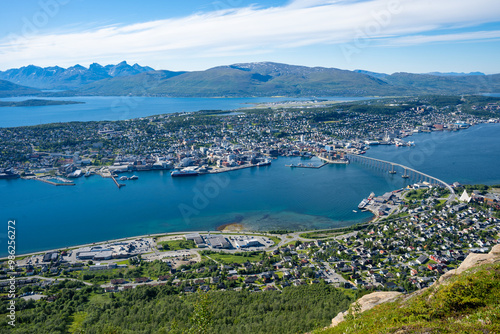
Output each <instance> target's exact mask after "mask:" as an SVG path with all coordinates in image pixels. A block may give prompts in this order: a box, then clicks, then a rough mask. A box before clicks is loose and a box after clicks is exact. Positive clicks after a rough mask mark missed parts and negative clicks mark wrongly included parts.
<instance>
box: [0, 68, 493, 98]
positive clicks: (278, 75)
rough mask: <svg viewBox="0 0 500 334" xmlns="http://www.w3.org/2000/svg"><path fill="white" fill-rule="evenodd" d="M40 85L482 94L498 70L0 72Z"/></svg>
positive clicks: (180, 92) (185, 92) (207, 93)
mask: <svg viewBox="0 0 500 334" xmlns="http://www.w3.org/2000/svg"><path fill="white" fill-rule="evenodd" d="M1 79H3V80H8V81H11V82H13V83H15V84H18V85H26V86H30V87H35V88H39V89H56V90H62V91H58V92H49V93H47V92H46V93H44V96H74V95H97V96H127V95H134V96H165V97H252V96H261V97H269V96H290V97H300V96H305V97H311V96H318V97H321V96H394V95H422V94H481V93H497V92H500V74H494V75H470V74H463V75H461V74H460V73H449V74H447V73H441V74H439V75H437V74H436V73H431V74H413V73H394V74H391V75H388V74H384V73H375V72H369V71H364V70H355V71H348V70H341V69H337V68H326V67H307V66H296V65H288V64H280V63H272V62H260V63H241V64H233V65H227V66H217V67H214V68H210V69H207V70H204V71H194V72H188V71H167V70H161V71H155V70H153V69H152V68H150V67H147V66H146V67H142V66H140V65H137V64H134V65H132V66H131V65H129V64H127V63H126V62H121V63H119V64H117V65H107V66H101V65H99V64H95V63H94V64H92V65H90V66H89V68H85V67H83V66H80V65H75V66H72V67H69V68H67V69H64V68H61V67H58V66H55V67H46V68H41V67H37V66H33V65H30V66H26V67H21V68H19V69H10V70H7V71H4V72H1V71H0V80H1Z"/></svg>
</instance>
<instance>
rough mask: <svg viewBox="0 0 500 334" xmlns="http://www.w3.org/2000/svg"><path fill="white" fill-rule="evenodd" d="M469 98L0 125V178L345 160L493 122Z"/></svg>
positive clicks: (493, 116)
mask: <svg viewBox="0 0 500 334" xmlns="http://www.w3.org/2000/svg"><path fill="white" fill-rule="evenodd" d="M469 99H470V100H471V101H467V100H464V98H462V99H460V98H458V97H432V96H431V97H428V98H426V97H418V98H416V97H415V98H398V99H379V100H366V101H358V102H350V103H338V104H324V105H322V104H315V103H303V104H301V105H299V106H296V105H289V104H287V103H285V104H284V105H278V106H272V105H271V106H269V105H262V106H256V107H252V108H246V109H240V110H236V111H233V112H224V111H200V112H193V113H174V114H165V115H159V116H150V117H144V118H140V119H132V120H124V121H113V122H106V121H102V122H73V123H57V124H47V125H39V126H28V127H18V128H3V129H0V178H3V179H8V178H18V177H23V178H33V179H36V180H41V181H44V182H46V183H50V184H54V185H73V183H71V180H68V178H75V177H80V176H83V175H86V176H90V175H93V174H99V175H101V176H103V177H114V176H115V175H117V173H120V172H127V171H130V172H135V171H147V170H165V169H174V168H175V169H177V170H180V171H189V173H188V174H181V175H179V174H175V175H174V174H173V176H177V175H179V176H183V175H198V174H203V173H218V172H224V171H230V170H233V169H238V168H246V167H253V166H259V165H264V164H269V163H270V162H271V161H270V160H269V159H271V158H273V157H276V156H302V157H306V158H307V157H312V156H319V157H321V158H323V159H326V160H327V161H329V162H339V163H344V162H348V161H347V160H346V159H345V156H344V155H345V154H346V153H352V154H363V153H364V152H365V151H366V150H367V149H369V147H370V146H372V145H384V144H385V145H396V146H401V145H412V141H410V140H408V139H404V138H405V137H408V136H411V135H412V134H414V133H418V132H431V131H458V130H460V129H464V128H467V127H469V126H471V125H474V124H477V123H481V122H497V121H498V108H495V107H494V106H498V104H497V103H492V102H491V101H492V99H493V98H486V97H483V98H479V97H469ZM495 101H496V100H495ZM475 102H477V103H475ZM395 115H397V117H395ZM134 176H135V178H138V176H137V175H134ZM123 178H124V179H125V178H126V177H123ZM117 185H119V186H120V184H118V183H117Z"/></svg>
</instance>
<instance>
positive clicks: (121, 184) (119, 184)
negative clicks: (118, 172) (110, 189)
mask: <svg viewBox="0 0 500 334" xmlns="http://www.w3.org/2000/svg"><path fill="white" fill-rule="evenodd" d="M111 178H112V179H113V181H114V182H115V184H116V186H117V187H118V189H120V188H121V187H124V186H126V184H123V183H118V181H116V179H115V177H114V176H113V175H111Z"/></svg>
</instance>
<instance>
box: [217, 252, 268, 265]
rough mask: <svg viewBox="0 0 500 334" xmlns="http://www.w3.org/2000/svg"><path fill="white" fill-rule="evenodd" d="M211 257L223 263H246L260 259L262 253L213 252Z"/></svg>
mask: <svg viewBox="0 0 500 334" xmlns="http://www.w3.org/2000/svg"><path fill="white" fill-rule="evenodd" d="M208 256H210V258H212V259H214V260H215V261H217V262H222V263H226V264H229V263H238V264H239V263H245V262H247V261H250V262H256V261H260V258H261V256H260V254H259V255H249V254H247V253H233V254H229V253H212V254H209V255H208Z"/></svg>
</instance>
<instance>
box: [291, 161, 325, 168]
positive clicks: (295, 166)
mask: <svg viewBox="0 0 500 334" xmlns="http://www.w3.org/2000/svg"><path fill="white" fill-rule="evenodd" d="M325 165H328V162H325V163H323V164H322V165H319V166H314V165H313V164H307V165H304V164H298V165H294V164H291V165H285V167H291V168H315V169H320V168H321V167H323V166H325Z"/></svg>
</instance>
